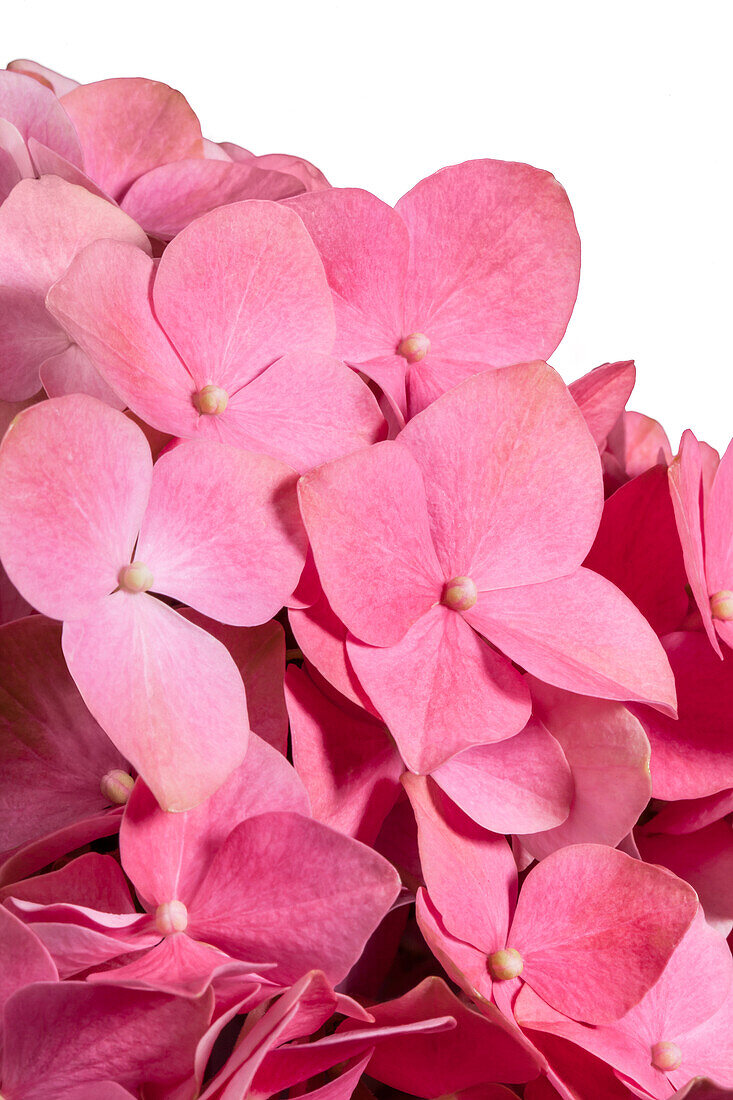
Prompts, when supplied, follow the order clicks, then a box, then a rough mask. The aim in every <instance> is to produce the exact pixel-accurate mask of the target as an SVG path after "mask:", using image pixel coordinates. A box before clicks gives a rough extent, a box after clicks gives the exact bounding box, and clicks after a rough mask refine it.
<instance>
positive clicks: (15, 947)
mask: <svg viewBox="0 0 733 1100" xmlns="http://www.w3.org/2000/svg"><path fill="white" fill-rule="evenodd" d="M0 960H1V961H2V966H0V1014H1V1013H2V1010H3V1009H4V1008H5V1003H6V1001H7V1000H8V998H9V997H12V995H13V993H15V992H16V990H18V989H22V988H23V987H24V986H26V985H31V984H32V983H33V982H53V981H56V980H57V979H58V972H57V970H56V967H55V965H54V962H53V959H52V958H51V956H50V955H49V953H48V951H47V950H46V948H45V947H44V946H43V944H42V943H41V941H40V940H39V939H38V937H37V936H35V935H34V934H33V932H32V931H31V929H30V928H27V927H26V926H25V924H23V922H22V921H20V920H18V918H17V917H15V916H13V914H12V913H10V912H9V911H8V910H7V909H5V908H4V906H2V905H0ZM1 1027H2V1025H1V1024H0V1028H1Z"/></svg>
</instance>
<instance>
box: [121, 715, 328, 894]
mask: <svg viewBox="0 0 733 1100" xmlns="http://www.w3.org/2000/svg"><path fill="white" fill-rule="evenodd" d="M275 810H288V811H291V812H294V813H300V814H303V815H307V814H308V813H309V806H308V796H307V795H306V793H305V789H304V787H303V784H302V783H301V781H300V779H299V778H298V776H297V774H296V772H295V770H294V769H293V767H292V765H291V764H289V763H288V761H287V760H286V759H285V758H284V757H283V756H282V755H281V754H280V753H279V752H277V751H276V750H275V749H273V748H272V747H271V746H270V745H267V744H265V742H264V741H261V740H260V739H259V738H258V737H256V736H254V735H253V736H251V737H250V739H249V744H248V746H247V755H246V756H245V758H244V761H243V763H242V764H240V765H239V767H238V768H236V769H235V770H234V771H233V772H232V774H231V775H230V776H229V778H228V779H227V780H226V782H225V783H223V784H222V786H221V787H219V789H218V791H217V792H216V794H215V796H213V797H212V798H208V799H207V800H206V801H205V802H202V803H201V805H199V806H196V807H195V808H194V809H192V810H187V811H186V812H185V813H178V814H171V813H166V812H165V811H164V810H161V809H160V807H159V806H158V804H157V802H156V801H155V798H154V797H153V795H152V794H151V792H150V791H149V790H148V788H147V787H146V786H145V784H144V783H143V782H142V780H140V779H139V780H138V781H137V783H136V784H135V789H134V790H133V792H132V795H131V796H130V800H129V802H128V803H127V806H126V808H125V816H124V820H123V822H122V826H121V828H120V855H121V858H122V865H123V867H124V869H125V873H126V874H127V875H128V876H129V877H130V879H131V881H132V882H133V883H134V885H135V889H136V890H137V892H138V894H139V895H140V897H141V898H142V899H143V900H144V901H145V902H146V904H147V905H148V906H149V907H150V908H155V906H157V905H159V904H162V903H163V902H166V901H171V900H172V899H174V898H177V899H178V900H179V901H183V902H184V903H186V904H188V902H189V901H190V900H191V898H192V897H193V895H194V893H195V892H196V890H197V889H198V887H199V885H200V884H201V881H202V879H203V878H204V876H205V874H206V872H207V870H208V868H209V866H210V864H211V861H212V859H213V858H214V856H215V855H216V853H217V852H218V850H219V849H220V848H221V846H222V844H223V843H224V841H225V840H226V839H227V837H228V836H229V834H230V832H231V831H232V829H234V827H235V826H236V825H238V824H239V823H240V821H245V820H247V818H249V817H254V816H256V815H257V814H262V813H268V812H270V811H275Z"/></svg>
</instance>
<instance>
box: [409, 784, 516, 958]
mask: <svg viewBox="0 0 733 1100" xmlns="http://www.w3.org/2000/svg"><path fill="white" fill-rule="evenodd" d="M403 783H404V785H405V790H406V791H407V794H408V796H409V798H410V802H411V804H412V808H413V811H414V813H415V817H416V819H417V837H418V844H419V848H420V863H421V864H422V870H423V875H424V878H425V883H426V886H427V889H428V893H429V895H430V900H431V901H432V903H433V904H434V905H435V906H436V908H437V909H438V911H439V913H440V916H441V918H442V920H443V922H444V923H445V926H446V929H447V930H448V931H449V932H450V933H451V934H452V935H454V936H456V937H458V938H460V939H461V940H463V941H464V942H466V943H469V944H472V945H473V946H474V947H475V948H478V950H480V951H483V952H484V954H485V955H488V954H491V952H492V951H496V950H498V949H499V948H503V947H504V945H505V942H506V936H507V932H508V929H509V924H510V922H511V918H512V912H513V909H514V905H515V903H516V898H517V868H516V866H515V863H514V857H513V856H512V852H511V848H510V847H509V845H508V844H507V842H506V840H505V839H504V837H502V836H496V835H494V834H492V833H488V832H486V830H485V829H482V828H480V827H479V826H478V825H476V823H475V822H473V821H471V819H470V818H468V817H466V815H465V814H464V813H463V811H462V810H459V809H458V807H457V806H455V805H454V804H453V803H452V802H451V801H450V799H449V798H447V796H446V795H445V794H444V793H443V792H442V791H441V790H440V788H439V787H438V786H437V785H436V784H435V783H434V782H433V780H431V779H425V778H423V777H422V776H412V775H409V774H405V776H404V778H403ZM487 973H488V972H487Z"/></svg>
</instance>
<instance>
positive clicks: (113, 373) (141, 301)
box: [46, 241, 201, 436]
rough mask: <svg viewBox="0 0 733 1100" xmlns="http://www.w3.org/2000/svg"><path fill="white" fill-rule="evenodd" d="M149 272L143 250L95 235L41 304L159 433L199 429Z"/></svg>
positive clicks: (189, 383)
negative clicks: (158, 311)
mask: <svg viewBox="0 0 733 1100" xmlns="http://www.w3.org/2000/svg"><path fill="white" fill-rule="evenodd" d="M154 270H155V267H154V264H153V261H152V260H150V259H149V258H148V257H147V256H145V255H144V254H143V252H142V251H141V250H140V249H137V248H131V247H130V246H129V245H126V244H122V243H119V242H115V241H96V242H95V243H94V244H92V245H89V246H88V247H87V248H86V249H84V251H83V252H81V253H80V254H79V255H78V256H77V257H76V259H75V260H74V262H73V263H72V265H71V267H70V268H69V270H68V272H67V273H66V275H65V276H64V277H63V278H61V279H60V280H59V281H58V282H57V283H56V284H55V285H54V286H53V287H52V288H51V290H50V292H49V294H48V297H47V299H46V304H47V306H48V309H49V312H50V313H51V314H52V315H53V317H55V318H56V320H57V321H58V323H59V324H60V325H61V326H62V328H63V330H64V332H66V333H68V335H69V337H70V338H71V339H72V340H74V342H75V343H76V344H78V345H79V347H80V348H82V350H83V351H84V352H86V354H87V355H88V357H89V359H90V360H91V361H92V363H93V364H94V366H95V367H96V368H97V369H98V370H99V372H100V374H101V375H102V377H103V379H104V380H105V382H106V383H107V384H108V385H109V386H110V387H111V388H112V390H114V392H115V393H117V394H119V395H120V397H121V399H122V400H123V401H124V403H125V404H127V405H129V406H130V408H131V409H133V410H134V411H135V412H136V413H138V415H140V416H141V417H142V418H143V420H145V421H146V422H147V423H149V424H151V425H152V426H153V427H156V428H158V429H159V430H160V431H164V432H171V433H172V434H175V435H182V436H191V435H196V430H197V425H198V422H199V420H200V419H201V417H200V415H199V412H198V410H197V409H196V408H195V406H194V403H193V396H194V394H195V392H196V386H195V385H194V382H193V380H192V378H191V376H190V374H189V373H188V371H187V369H186V367H185V366H184V365H183V363H182V362H181V360H180V359H179V358H178V356H177V355H176V353H175V351H174V350H173V348H172V347H171V345H170V342H169V340H168V338H167V337H166V335H165V333H164V332H163V330H162V329H161V327H160V325H159V324H158V322H157V320H156V318H155V316H154V314H153V310H152V305H151V302H150V285H151V281H152V279H153V274H154Z"/></svg>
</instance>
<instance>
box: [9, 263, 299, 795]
mask: <svg viewBox="0 0 733 1100" xmlns="http://www.w3.org/2000/svg"><path fill="white" fill-rule="evenodd" d="M140 254H141V255H142V253H140ZM0 486H1V488H0V498H1V499H0V557H1V558H2V561H3V564H4V566H5V568H6V570H7V571H8V574H9V576H10V577H11V579H12V580H13V582H14V583H15V584H16V585H17V587H18V588H19V590H20V591H21V592H22V593H23V595H25V596H26V597H27V598H28V600H29V602H30V603H31V604H32V605H33V606H34V607H36V608H37V609H38V610H39V611H41V612H43V613H44V614H48V615H50V616H51V617H52V618H57V619H61V620H63V621H64V630H63V649H64V655H65V657H66V661H67V664H68V666H69V669H70V671H71V674H72V676H73V677H74V680H75V681H76V684H77V686H78V687H79V690H80V692H81V694H82V697H83V698H84V701H85V703H86V704H87V706H88V707H89V709H90V711H91V712H92V714H93V715H94V717H95V718H96V719H97V721H98V722H99V723H100V725H101V726H102V728H103V729H104V730H105V731H106V732H107V734H108V735H109V736H110V738H111V740H112V741H113V742H114V744H115V745H116V746H117V748H118V749H119V750H120V751H121V752H122V753H123V754H124V756H125V757H126V758H127V759H128V760H129V761H130V762H131V763H132V764H133V766H134V767H135V768H136V769H137V770H138V771H139V772H140V773H141V774H142V775H143V776H144V777H145V779H146V781H147V783H148V785H149V786H150V787H151V789H152V790H153V791H154V792H155V795H156V797H157V798H158V799H159V800H160V802H161V804H162V805H164V806H165V807H166V808H168V809H177V810H183V809H187V808H188V807H190V806H193V805H195V804H196V803H197V802H200V801H201V800H202V799H204V798H206V797H207V795H209V794H210V793H211V792H212V791H213V790H215V789H216V788H217V787H218V786H219V785H220V784H221V783H222V782H223V781H224V779H225V778H226V777H227V775H228V774H229V773H230V772H231V771H232V769H233V768H234V767H236V765H237V764H238V763H240V762H241V760H242V758H243V756H244V751H245V748H246V743H247V730H248V725H247V710H246V702H245V695H244V686H243V684H242V680H241V677H240V674H239V672H238V670H237V667H236V665H235V664H234V661H233V660H232V658H231V656H230V655H229V653H228V652H227V650H226V649H225V648H224V646H222V645H221V643H220V642H218V641H216V639H214V638H213V637H212V636H211V635H210V634H208V633H206V632H205V631H204V630H202V629H201V628H200V627H197V626H195V625H194V624H193V623H191V622H189V621H187V620H186V619H184V618H183V617H182V616H181V615H179V614H177V613H176V612H175V611H174V610H173V609H172V608H171V607H170V606H169V605H168V604H166V603H164V602H162V601H161V600H159V599H156V598H155V597H153V596H152V595H150V590H151V589H152V590H153V591H155V592H159V593H161V594H164V595H166V596H169V597H172V598H173V599H174V600H181V601H185V602H186V603H190V604H191V605H192V606H194V607H195V608H196V609H197V610H198V611H200V612H202V613H204V614H208V615H210V616H211V617H212V618H217V619H219V620H221V621H224V622H228V623H232V624H234V625H242V626H244V625H250V626H253V625H256V624H258V623H264V622H266V621H267V620H268V619H270V618H271V617H272V615H273V614H274V613H275V612H276V611H277V610H278V609H279V608H280V607H281V606H282V604H283V602H284V601H285V600H286V599H287V597H288V595H289V594H290V593H291V592H292V591H293V589H294V587H295V584H296V583H297V580H298V576H299V574H300V571H301V569H302V567H303V561H304V558H305V536H304V533H303V530H302V526H301V524H300V519H299V516H298V513H297V501H296V498H295V491H294V490H295V475H294V474H293V471H292V470H290V469H289V468H288V467H286V466H284V465H283V464H282V463H280V462H277V461H276V460H275V459H271V458H268V457H266V456H264V455H255V454H251V453H249V452H245V451H240V450H237V449H235V448H231V447H227V446H226V445H224V444H221V443H214V442H213V441H204V440H202V441H199V442H195V443H189V444H185V445H181V446H180V447H177V448H175V449H174V450H172V451H170V452H168V453H167V454H165V455H163V456H162V457H161V458H160V459H159V460H158V462H157V463H156V465H155V468H154V469H153V464H152V460H151V455H150V450H149V447H148V444H147V441H146V439H145V437H144V435H143V434H142V432H141V431H140V429H139V428H138V427H137V426H136V425H134V424H133V423H132V422H131V421H130V420H128V419H127V418H126V417H125V416H124V415H123V414H122V413H119V412H117V411H115V410H113V409H110V408H109V407H108V406H106V405H103V404H102V403H101V402H99V401H96V400H95V399H94V398H91V397H86V396H81V395H79V396H74V397H61V398H55V399H52V400H50V401H45V402H42V403H41V404H40V405H36V406H34V407H32V408H30V409H27V410H26V411H25V412H24V413H22V414H20V416H18V417H17V419H16V420H15V422H14V424H13V426H12V427H11V429H10V430H9V432H8V433H7V435H6V436H5V439H4V440H3V445H2V450H0Z"/></svg>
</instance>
